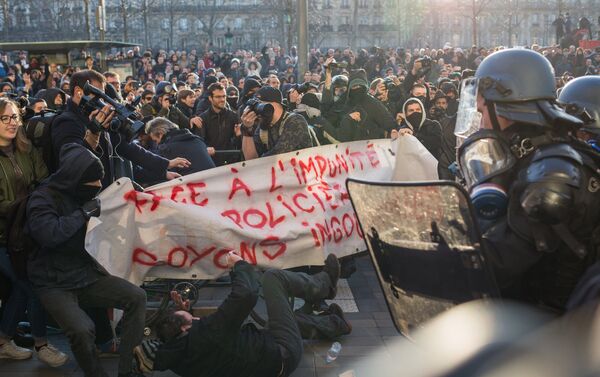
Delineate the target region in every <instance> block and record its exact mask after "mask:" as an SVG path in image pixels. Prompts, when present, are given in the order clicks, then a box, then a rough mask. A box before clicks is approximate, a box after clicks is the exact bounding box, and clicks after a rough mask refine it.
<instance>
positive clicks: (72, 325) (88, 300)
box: [27, 143, 146, 377]
mask: <svg viewBox="0 0 600 377" xmlns="http://www.w3.org/2000/svg"><path fill="white" fill-rule="evenodd" d="M103 175H104V169H103V167H102V163H101V162H100V160H99V159H98V158H97V157H96V156H94V154H93V153H92V152H90V151H89V150H88V149H87V148H85V147H83V146H81V145H79V144H75V143H70V144H66V145H65V146H64V147H63V148H62V149H61V154H60V168H59V169H58V171H57V172H56V173H54V174H53V175H51V176H50V177H49V178H48V179H47V180H45V181H44V182H43V183H42V185H40V187H39V188H38V189H37V190H35V191H34V192H33V193H32V194H31V197H30V199H29V201H28V203H27V227H28V229H29V234H31V236H32V237H33V239H34V240H35V241H36V242H37V244H38V245H40V248H39V249H38V250H35V251H33V252H32V255H31V256H30V258H29V262H28V277H29V280H30V281H31V283H32V285H33V287H34V289H35V291H36V293H37V294H38V296H39V298H40V301H41V302H42V304H43V305H44V308H45V309H46V311H47V312H48V313H49V314H50V315H51V316H52V317H53V318H54V319H55V320H56V321H57V322H58V324H59V325H60V327H61V328H62V329H63V330H64V331H65V334H66V335H67V337H68V338H69V342H70V344H71V350H72V351H73V354H74V355H75V359H76V360H77V363H78V364H79V366H80V367H81V369H82V370H83V372H84V374H85V376H86V377H88V376H90V377H91V376H94V377H95V376H102V377H104V376H108V374H106V372H105V371H104V370H103V369H102V366H101V364H100V362H99V360H98V356H97V352H96V347H95V344H94V338H95V332H94V324H93V322H92V321H91V319H90V318H89V317H88V315H87V314H86V313H85V312H84V311H83V309H82V308H81V307H93V308H118V309H122V310H124V312H125V314H124V316H123V320H122V322H121V324H122V329H123V330H122V332H121V345H120V357H121V358H120V361H119V376H128V375H130V373H131V365H132V357H133V348H134V347H135V346H136V345H137V344H138V343H139V342H140V341H141V339H142V336H143V330H144V316H145V311H146V308H145V305H146V295H145V292H144V290H142V289H141V288H139V287H137V286H135V285H133V284H131V283H129V282H127V281H126V280H123V279H121V278H118V277H115V276H112V275H110V274H108V272H106V270H105V269H104V268H102V267H101V266H100V265H99V264H98V263H97V262H96V260H95V259H94V258H92V257H91V256H90V255H89V254H88V253H87V252H86V250H85V233H86V227H87V222H88V220H89V218H90V217H91V216H98V215H99V212H100V204H99V201H98V200H97V199H95V198H96V195H98V193H99V192H100V189H101V187H102V185H101V184H100V180H101V179H102V177H103Z"/></svg>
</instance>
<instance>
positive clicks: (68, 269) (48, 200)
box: [27, 144, 107, 289]
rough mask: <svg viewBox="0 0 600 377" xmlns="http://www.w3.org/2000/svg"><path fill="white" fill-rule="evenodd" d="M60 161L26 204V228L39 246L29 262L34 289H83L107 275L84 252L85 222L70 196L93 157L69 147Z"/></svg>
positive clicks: (78, 147)
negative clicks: (58, 165)
mask: <svg viewBox="0 0 600 377" xmlns="http://www.w3.org/2000/svg"><path fill="white" fill-rule="evenodd" d="M62 162H63V164H62V166H61V168H60V169H59V170H58V171H57V172H56V173H54V174H52V175H51V176H50V177H49V178H48V179H47V180H45V181H44V182H43V183H42V185H41V186H40V187H39V188H38V189H37V190H35V191H34V192H33V193H32V194H31V196H30V198H29V201H28V202H27V227H28V230H29V233H30V234H31V237H32V238H33V239H34V240H35V241H36V242H37V244H38V245H40V248H39V249H38V250H36V251H34V252H33V253H32V254H31V255H30V257H29V262H28V277H29V280H30V281H31V283H32V284H33V285H34V286H36V287H52V288H63V289H75V288H82V287H85V286H87V285H89V284H91V283H93V282H94V281H96V280H97V278H98V277H99V276H100V275H103V274H107V273H106V271H105V270H104V269H103V268H102V267H101V266H100V265H99V264H98V263H97V262H96V260H95V259H94V258H92V257H91V256H90V255H89V254H88V253H87V252H86V251H85V247H84V242H85V233H86V225H87V220H86V218H85V216H84V214H83V211H82V210H81V208H80V207H81V203H78V202H77V201H76V199H75V198H74V197H73V195H72V193H73V192H74V190H75V189H76V187H77V184H78V182H79V181H80V178H81V176H82V174H83V172H84V171H85V170H86V169H87V168H88V167H89V166H90V165H91V164H92V163H94V158H93V156H92V154H91V153H89V152H88V151H86V150H85V149H84V148H82V147H81V146H79V145H76V144H69V145H68V146H66V147H65V148H64V150H63V158H62Z"/></svg>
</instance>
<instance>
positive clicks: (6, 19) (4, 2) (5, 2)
mask: <svg viewBox="0 0 600 377" xmlns="http://www.w3.org/2000/svg"><path fill="white" fill-rule="evenodd" d="M2 17H3V18H4V40H5V41H7V40H8V35H9V29H10V19H9V14H8V0H2Z"/></svg>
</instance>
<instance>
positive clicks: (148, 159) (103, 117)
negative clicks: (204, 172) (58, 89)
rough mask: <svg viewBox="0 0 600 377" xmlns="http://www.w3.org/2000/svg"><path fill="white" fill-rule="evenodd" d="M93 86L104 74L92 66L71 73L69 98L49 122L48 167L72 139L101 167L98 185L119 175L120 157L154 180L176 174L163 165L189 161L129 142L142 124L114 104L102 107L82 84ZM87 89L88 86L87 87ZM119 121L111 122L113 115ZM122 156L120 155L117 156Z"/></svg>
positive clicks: (98, 84) (105, 184) (99, 89)
mask: <svg viewBox="0 0 600 377" xmlns="http://www.w3.org/2000/svg"><path fill="white" fill-rule="evenodd" d="M88 83H89V86H91V87H93V88H95V89H97V93H102V92H103V91H104V85H105V83H106V80H105V78H104V76H102V75H101V74H100V73H98V72H96V71H93V70H83V71H80V72H77V73H74V74H73V76H72V77H71V98H70V99H69V100H68V102H67V107H66V110H65V111H64V112H62V113H61V114H60V115H58V116H57V118H56V119H55V120H54V121H53V122H52V126H51V130H50V133H51V143H52V148H51V149H52V156H51V158H50V160H51V161H47V162H49V163H50V165H52V166H51V167H50V170H51V171H56V170H57V169H59V168H60V165H59V161H58V157H59V155H60V150H61V148H62V147H63V146H64V145H65V144H69V143H76V144H79V145H82V146H84V147H86V148H88V149H89V150H90V151H92V152H93V153H94V154H95V155H96V156H97V157H98V158H100V161H102V166H103V168H104V172H105V174H104V177H103V178H102V186H103V187H108V186H109V185H110V184H111V183H112V182H113V181H114V180H115V179H117V178H119V174H118V172H117V170H118V169H119V168H120V164H121V163H124V160H123V158H124V159H127V160H129V161H131V162H132V163H134V164H136V165H139V166H141V167H142V168H143V169H144V170H145V171H146V172H147V175H148V176H149V177H152V178H153V179H155V180H158V181H160V180H165V179H173V178H176V177H178V176H179V175H178V174H174V173H170V172H168V171H167V169H170V168H182V167H187V166H188V165H189V161H187V160H185V159H179V158H178V159H173V160H171V161H169V160H167V159H165V158H162V157H160V156H157V155H155V154H154V153H151V152H148V151H146V150H145V149H143V148H142V147H140V146H139V145H137V144H135V143H131V142H130V141H131V140H130V138H131V137H132V136H133V135H132V134H135V132H137V131H138V130H141V129H142V128H143V127H141V126H139V124H138V123H136V125H135V127H133V126H132V125H131V124H127V123H129V122H126V121H124V120H123V118H124V117H123V115H122V114H121V115H119V114H117V113H116V112H115V107H114V106H113V105H111V104H105V105H104V106H103V107H102V108H95V106H99V104H100V105H101V102H99V101H97V100H96V99H95V98H96V97H97V95H96V94H94V93H87V94H86V93H85V91H84V88H85V86H86V84H88ZM88 92H89V87H88ZM117 118H121V119H119V120H120V122H116V121H115V122H113V119H117ZM121 157H122V158H121Z"/></svg>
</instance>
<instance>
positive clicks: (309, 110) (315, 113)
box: [296, 103, 321, 119]
mask: <svg viewBox="0 0 600 377" xmlns="http://www.w3.org/2000/svg"><path fill="white" fill-rule="evenodd" d="M296 108H297V109H298V111H301V112H305V113H306V114H307V115H308V117H309V118H311V119H312V118H317V117H320V116H321V110H319V109H315V108H314V107H309V106H307V105H305V104H303V103H301V104H299V105H298V106H297V107H296Z"/></svg>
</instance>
